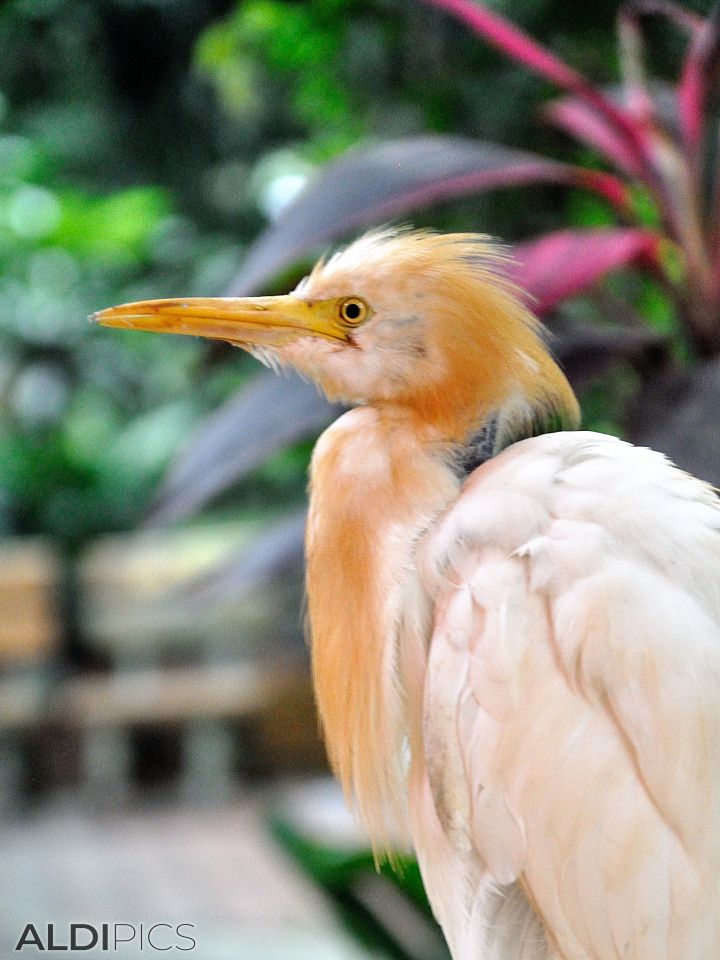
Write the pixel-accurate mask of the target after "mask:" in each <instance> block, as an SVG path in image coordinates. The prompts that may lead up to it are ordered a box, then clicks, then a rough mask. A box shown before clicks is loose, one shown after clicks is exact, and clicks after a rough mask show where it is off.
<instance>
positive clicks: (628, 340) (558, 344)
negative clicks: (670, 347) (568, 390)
mask: <svg viewBox="0 0 720 960" xmlns="http://www.w3.org/2000/svg"><path fill="white" fill-rule="evenodd" d="M546 323H547V326H548V329H549V330H550V332H551V334H552V341H551V347H552V351H553V353H554V354H555V356H556V357H557V359H558V361H559V362H560V365H561V367H562V368H563V370H564V371H565V374H566V376H567V378H568V380H569V381H570V383H571V384H572V386H573V387H574V389H575V390H581V389H583V388H584V387H586V386H587V385H588V384H589V383H592V382H593V381H594V380H596V379H597V378H598V377H601V376H603V375H604V374H605V373H606V372H607V371H608V369H609V368H610V367H611V366H613V364H615V363H617V361H618V360H629V361H631V362H632V363H633V364H635V365H636V366H643V367H644V366H647V365H648V363H650V362H653V363H656V362H657V359H658V358H659V357H661V356H664V355H665V352H666V338H665V337H663V336H662V335H661V334H658V333H656V332H655V331H653V330H648V329H647V328H642V327H634V328H632V329H627V328H626V327H618V326H610V325H607V324H602V325H600V324H591V323H585V322H582V321H578V320H571V319H569V318H568V317H565V316H562V315H554V316H552V317H551V318H549V319H548V320H547V321H546Z"/></svg>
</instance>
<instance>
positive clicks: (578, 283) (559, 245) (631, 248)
mask: <svg viewBox="0 0 720 960" xmlns="http://www.w3.org/2000/svg"><path fill="white" fill-rule="evenodd" d="M660 242H661V238H660V237H659V236H658V234H656V233H651V232H650V231H649V230H640V229H635V228H629V227H628V228H620V227H618V228H607V229H598V230H558V231H557V232H555V233H548V234H545V235H544V236H542V237H539V238H538V239H537V240H530V241H528V242H527V243H522V244H520V245H519V246H517V247H516V248H515V250H514V254H513V255H514V259H515V261H516V263H515V266H514V267H513V268H512V270H511V276H512V279H513V280H514V281H515V282H516V283H517V284H518V285H519V286H520V287H522V288H523V289H525V290H526V291H527V292H528V293H529V294H530V296H531V298H532V303H531V306H532V308H533V310H534V311H535V312H536V313H539V314H541V315H542V314H544V313H547V312H548V311H549V310H552V308H553V307H554V306H556V305H557V304H558V303H560V302H561V301H562V300H566V299H567V298H568V297H572V296H575V295H576V294H578V293H582V292H583V291H584V290H587V289H588V288H589V287H591V286H592V285H593V284H594V283H596V282H597V281H598V280H600V279H601V277H603V276H605V274H606V273H610V272H611V271H612V270H616V269H617V268H618V267H623V266H627V265H628V264H630V263H634V262H637V261H645V262H647V263H648V264H654V263H656V258H657V252H658V245H659V243H660Z"/></svg>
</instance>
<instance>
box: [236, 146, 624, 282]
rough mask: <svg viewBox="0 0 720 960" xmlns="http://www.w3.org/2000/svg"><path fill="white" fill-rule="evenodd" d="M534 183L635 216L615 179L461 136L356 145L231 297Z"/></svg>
mask: <svg viewBox="0 0 720 960" xmlns="http://www.w3.org/2000/svg"><path fill="white" fill-rule="evenodd" d="M531 183H554V184H561V185H567V186H579V187H582V188H584V189H588V190H592V191H594V192H596V193H599V194H601V195H602V196H604V197H605V198H606V199H607V200H609V201H610V202H611V203H612V204H613V205H614V206H615V207H616V208H618V209H620V210H622V211H623V212H626V213H627V212H629V210H630V197H629V191H628V188H627V186H626V185H625V184H624V183H623V182H622V181H621V180H619V179H618V178H617V177H614V176H612V175H611V174H607V173H602V172H598V171H593V170H586V169H583V168H582V167H575V166H571V165H568V164H564V163H559V162H557V161H555V160H549V159H547V158H546V157H542V156H540V155H538V154H533V153H528V152H526V151H520V150H509V149H507V148H506V147H500V146H497V145H495V144H488V143H482V142H478V141H475V140H467V139H464V138H462V137H451V136H440V135H425V136H419V137H408V138H404V139H401V140H391V141H386V142H384V143H379V144H373V145H371V146H367V147H358V148H355V149H353V150H350V151H348V152H347V153H346V154H343V155H342V156H340V157H338V158H337V159H336V160H334V161H332V162H331V163H329V164H327V166H325V167H323V168H322V170H320V171H319V172H318V175H317V176H316V177H315V179H314V180H312V181H311V182H310V183H309V185H308V186H307V187H306V188H305V189H304V190H303V191H302V193H301V194H300V195H299V196H298V197H297V198H296V199H295V200H294V201H293V203H291V204H290V206H288V208H287V209H286V210H285V212H284V213H283V214H282V215H281V217H280V218H279V219H278V220H277V221H276V222H275V223H274V224H272V225H271V226H269V227H268V228H267V230H265V232H264V233H263V234H262V235H261V236H260V237H259V238H258V240H257V241H256V242H255V243H254V244H253V246H252V247H251V248H250V251H249V253H248V255H247V257H246V258H245V262H244V263H243V266H242V268H241V270H240V273H239V274H238V275H237V276H236V278H235V280H234V281H233V283H232V284H231V286H230V289H229V290H228V295H232V296H240V295H243V294H249V293H256V292H258V291H260V290H261V289H263V286H264V285H265V284H267V283H268V281H270V280H272V279H273V277H275V276H277V275H278V274H279V273H280V272H281V271H282V270H284V269H287V268H288V267H290V266H292V265H293V264H294V263H296V262H297V261H298V260H299V259H300V258H301V257H304V256H307V255H309V254H311V253H314V252H316V251H317V248H318V246H319V245H320V244H324V243H327V242H328V241H330V240H335V239H337V238H339V237H342V236H345V235H347V234H348V233H350V232H351V231H353V230H356V229H357V228H359V227H363V226H367V225H371V224H377V223H382V222H383V221H387V220H392V219H395V218H398V217H403V216H406V215H407V214H408V213H410V212H411V211H414V210H418V209H420V208H422V207H427V206H430V205H432V204H433V203H438V202H440V201H444V200H449V199H452V198H454V197H459V196H466V195H469V194H473V193H481V192H483V191H486V190H496V189H500V188H503V187H512V186H518V185H523V184H531Z"/></svg>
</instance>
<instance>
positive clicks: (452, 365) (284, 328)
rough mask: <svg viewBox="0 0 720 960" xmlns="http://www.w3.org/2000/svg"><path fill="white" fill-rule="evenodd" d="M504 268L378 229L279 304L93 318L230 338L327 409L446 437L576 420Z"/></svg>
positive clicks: (131, 310)
mask: <svg viewBox="0 0 720 960" xmlns="http://www.w3.org/2000/svg"><path fill="white" fill-rule="evenodd" d="M506 259H507V258H506V257H505V256H504V254H503V253H502V250H501V249H500V248H498V247H497V246H495V245H494V244H492V243H491V242H490V241H489V240H488V239H487V238H486V237H482V236H478V235H474V234H435V233H430V232H424V231H409V230H379V231H374V232H371V233H368V234H366V235H365V236H363V237H361V238H360V239H359V240H356V241H355V242H354V243H352V244H351V245H350V246H348V247H346V248H345V249H344V250H341V251H340V252H338V253H336V254H334V255H333V256H332V257H330V258H329V259H327V260H321V261H320V262H319V263H318V264H316V266H315V267H314V268H313V270H312V272H311V273H310V274H309V276H307V277H306V278H305V279H304V280H302V281H301V282H300V284H299V285H298V286H297V288H296V289H295V290H294V291H293V292H292V293H290V294H288V295H286V296H277V297H254V298H211V299H204V298H189V299H173V300H148V301H143V302H139V303H130V304H124V305H122V306H119V307H111V308H110V309H107V310H102V311H100V312H99V313H97V314H95V315H94V319H95V320H97V321H98V322H99V323H102V324H104V325H106V326H113V327H129V328H133V329H137V330H150V331H155V332H160V333H177V334H188V335H193V336H201V337H211V338H214V339H219V340H226V341H228V342H229V343H232V344H233V345H235V346H239V347H242V348H243V349H245V350H248V351H249V352H250V353H252V354H254V355H255V356H257V357H258V358H259V359H260V360H262V361H263V362H265V363H268V364H270V365H273V366H275V365H283V364H290V365H292V366H293V367H295V368H296V369H297V370H298V371H299V372H300V373H301V374H303V375H304V376H306V377H308V378H310V379H311V380H313V381H314V382H316V383H317V384H318V385H319V386H320V387H321V388H322V389H323V390H324V392H325V393H326V394H327V396H328V397H329V398H330V399H332V400H344V401H347V402H350V403H372V404H383V405H385V406H389V407H397V408H406V409H409V410H412V411H414V412H415V413H416V414H417V415H418V417H419V418H420V419H423V420H424V421H426V422H430V423H436V424H437V425H438V427H440V429H441V430H444V432H445V433H447V439H456V437H459V436H460V435H462V434H463V433H464V432H465V428H466V426H469V420H470V419H473V418H474V419H475V420H478V417H479V416H480V415H482V413H483V412H484V413H489V412H492V411H496V410H501V409H503V408H505V407H507V406H508V405H509V404H510V405H512V404H516V405H517V406H518V409H520V408H527V410H528V411H530V410H535V408H538V410H539V409H540V408H543V409H544V411H545V412H546V413H548V414H558V415H560V417H561V419H564V420H565V421H567V422H568V423H572V422H573V421H575V419H576V416H577V404H576V401H575V398H574V396H573V394H572V391H571V390H570V387H569V386H568V384H567V381H566V380H565V378H564V376H563V374H562V373H561V372H560V370H559V369H558V367H557V366H556V365H555V363H554V362H553V361H552V359H551V358H550V356H549V354H548V351H547V349H546V347H545V345H544V343H543V342H542V339H541V336H540V333H541V328H540V325H539V323H538V322H537V321H536V320H535V319H534V317H533V316H532V315H531V314H530V313H529V312H528V310H527V309H526V308H525V307H524V306H523V305H522V303H521V301H520V300H519V299H518V296H517V295H516V292H515V290H514V289H513V287H512V285H511V284H510V283H509V282H508V281H507V280H506V279H505V278H504V276H503V262H504V261H505V260H506ZM535 412H538V411H537V410H536V411H535ZM529 416H530V414H528V417H529Z"/></svg>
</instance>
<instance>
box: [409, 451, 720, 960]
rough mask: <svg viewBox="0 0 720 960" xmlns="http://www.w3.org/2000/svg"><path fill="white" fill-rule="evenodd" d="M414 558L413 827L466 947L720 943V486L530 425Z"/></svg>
mask: <svg viewBox="0 0 720 960" xmlns="http://www.w3.org/2000/svg"><path fill="white" fill-rule="evenodd" d="M419 561H420V569H421V570H422V571H423V584H424V586H425V589H426V590H427V591H428V593H429V595H430V597H431V599H432V601H433V603H434V608H435V617H434V627H433V634H432V638H431V641H430V647H429V651H428V661H427V670H426V676H425V710H424V718H423V730H422V734H421V736H420V738H419V739H420V740H421V741H422V742H423V753H424V756H416V757H415V758H414V766H413V770H412V778H411V816H412V828H413V833H414V836H415V841H416V847H417V850H418V856H419V859H420V861H421V866H422V867H423V869H424V873H425V877H426V882H427V885H428V890H429V894H430V897H431V900H432V902H433V904H434V907H435V910H436V913H437V915H438V917H439V919H440V921H441V923H442V924H443V925H444V927H445V930H446V934H447V936H448V940H449V942H450V945H451V949H452V950H453V954H454V956H455V958H456V960H486V958H488V960H546V958H555V957H557V958H562V960H712V958H714V957H717V956H720V889H719V885H720V508H719V507H718V501H717V500H716V498H715V496H714V494H713V493H712V491H711V490H710V488H708V487H706V486H705V485H703V484H701V483H700V482H699V481H696V480H693V479H692V478H691V477H688V476H687V475H685V474H683V473H682V472H681V471H679V470H677V469H675V468H674V467H672V466H671V465H670V464H669V463H668V462H667V461H666V460H665V459H664V458H663V457H662V456H660V455H659V454H655V453H652V452H651V451H648V450H643V449H638V448H635V447H632V446H630V445H628V444H624V443H622V442H620V441H617V440H614V439H613V438H610V437H605V436H602V435H596V434H590V433H566V434H553V435H549V436H545V437H539V438H535V439H532V440H527V441H523V442H522V443H519V444H515V445H514V446H513V447H511V448H509V449H508V450H507V451H505V452H504V453H502V454H501V455H500V456H498V457H496V458H494V459H493V460H491V461H489V462H488V463H486V464H484V465H483V466H482V467H480V468H479V469H478V470H476V471H475V472H474V474H473V475H472V476H471V478H470V479H469V481H468V483H467V484H466V487H465V489H464V491H463V492H462V494H461V496H460V498H459V500H458V501H457V502H456V503H455V505H454V506H453V507H452V508H451V510H450V511H449V512H448V514H447V515H446V517H445V518H444V519H443V520H442V521H441V523H440V524H439V525H438V526H437V527H436V528H435V529H434V530H433V531H432V532H431V533H430V534H429V535H428V536H427V537H426V538H425V541H424V542H423V544H422V545H421V547H420V555H419ZM523 891H524V893H525V895H523ZM530 903H532V907H531V906H530ZM538 917H539V918H540V921H538V919H537V918H538ZM543 930H544V931H545V933H544V934H543Z"/></svg>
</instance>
